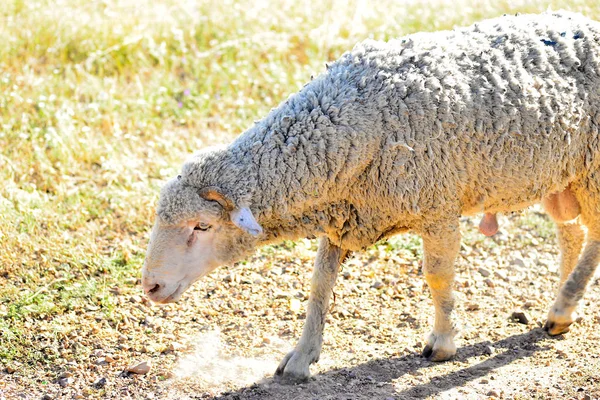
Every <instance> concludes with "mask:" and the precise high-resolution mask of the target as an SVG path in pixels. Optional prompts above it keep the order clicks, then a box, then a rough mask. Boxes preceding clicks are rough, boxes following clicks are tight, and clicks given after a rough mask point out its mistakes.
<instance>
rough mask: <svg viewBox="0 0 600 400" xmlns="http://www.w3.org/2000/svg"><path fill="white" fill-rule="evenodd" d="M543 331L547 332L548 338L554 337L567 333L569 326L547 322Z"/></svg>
mask: <svg viewBox="0 0 600 400" xmlns="http://www.w3.org/2000/svg"><path fill="white" fill-rule="evenodd" d="M544 330H545V331H546V332H548V334H549V335H550V336H556V335H560V334H563V333H567V332H569V330H571V324H570V323H568V324H559V323H557V322H554V321H550V320H547V321H546V323H545V324H544Z"/></svg>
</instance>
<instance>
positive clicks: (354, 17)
mask: <svg viewBox="0 0 600 400" xmlns="http://www.w3.org/2000/svg"><path fill="white" fill-rule="evenodd" d="M316 3H317V2H312V3H305V2H298V1H291V0H290V1H285V0H282V1H276V2H267V1H258V2H256V1H239V2H234V1H175V0H161V1H153V0H142V1H134V0H103V1H96V0H93V1H87V0H56V1H54V0H5V1H4V2H3V5H2V8H1V9H0V37H1V38H2V40H1V41H0V121H1V124H2V125H1V130H0V182H2V185H1V186H0V360H2V363H3V364H5V366H8V365H12V366H14V365H17V366H18V368H20V369H22V371H23V374H24V376H36V375H35V374H36V373H35V372H34V371H36V370H37V371H38V372H39V371H40V370H41V371H46V370H49V369H50V366H51V365H56V364H57V363H58V364H60V363H65V362H76V361H77V360H81V359H84V358H85V357H87V356H88V355H89V353H90V352H91V351H92V348H91V347H90V348H88V347H86V346H87V345H84V348H83V350H81V349H80V350H78V351H71V352H68V351H67V352H63V351H62V350H60V348H61V346H62V342H61V340H67V338H69V337H71V336H73V335H78V334H81V333H82V332H83V331H84V330H82V324H84V322H82V321H83V320H82V319H81V318H82V315H83V314H85V313H86V312H88V311H90V310H94V311H96V310H98V309H99V310H100V312H102V313H104V315H105V317H106V320H105V322H106V324H107V325H108V326H109V327H112V328H113V329H115V330H116V329H117V327H118V326H119V324H122V323H123V317H122V315H121V314H120V311H119V309H120V308H122V306H123V305H122V304H119V301H118V300H117V299H116V298H115V296H111V295H110V289H111V288H115V287H119V288H121V290H123V291H124V292H125V293H135V292H136V291H137V290H138V289H137V288H136V278H137V277H138V275H139V269H140V266H141V263H142V261H143V256H144V254H143V251H144V248H145V246H146V241H147V233H148V230H149V228H150V226H151V221H152V219H153V212H154V211H153V210H154V208H153V207H154V202H155V200H156V196H157V193H158V190H159V187H160V185H161V183H162V182H163V181H164V180H165V179H166V178H168V177H171V176H173V175H174V174H176V171H177V169H178V166H179V165H180V162H181V161H182V160H183V159H184V158H185V157H186V156H187V155H188V154H189V153H191V152H192V151H194V150H196V149H199V148H201V147H202V146H205V145H207V144H212V143H216V142H224V141H228V140H230V139H231V138H233V137H234V136H236V135H237V134H239V133H240V132H241V131H243V130H244V129H245V128H246V127H248V126H250V125H251V124H252V121H253V120H254V119H257V118H260V117H261V116H264V115H265V114H266V113H267V112H268V111H269V109H271V108H272V107H274V106H276V105H277V104H278V103H279V102H280V101H282V100H283V99H285V98H286V97H287V96H288V94H289V93H292V92H295V91H296V90H297V89H298V88H300V87H301V86H302V85H303V84H304V83H305V82H306V81H308V80H309V79H310V77H311V75H316V74H318V73H320V72H321V71H322V70H323V69H324V63H325V62H326V61H328V60H332V59H335V58H337V57H338V56H339V55H340V54H341V53H342V52H343V51H345V50H347V49H349V48H351V47H352V46H353V44H354V43H356V42H357V41H359V40H361V39H364V38H367V37H372V38H376V39H386V38H389V37H394V36H399V35H402V34H406V33H410V32H414V31H418V30H438V29H446V28H452V27H453V26H456V25H464V24H468V23H470V22H472V21H475V20H478V19H481V18H484V17H491V16H497V15H499V14H502V13H504V12H508V13H513V12H517V11H518V12H530V11H543V10H545V9H547V8H548V6H551V7H552V8H553V9H559V8H566V9H571V10H575V11H581V12H584V13H586V14H587V15H589V16H591V17H596V18H600V4H599V3H597V2H596V1H593V0H587V1H526V0H517V1H505V0H503V1H491V0H489V1H484V2H480V1H468V0H462V1H460V2H458V3H457V2H445V1H441V2H439V3H437V2H436V4H435V6H432V5H423V4H422V3H420V2H418V1H416V0H414V1H406V2H404V1H391V0H390V1H379V2H376V4H374V3H375V2H369V1H358V0H357V1H351V2H350V3H349V4H348V3H347V2H342V1H336V0H328V1H323V2H320V3H319V4H316ZM103 323H104V322H103ZM107 329H108V328H107ZM106 332H108V333H106V334H109V333H110V331H109V330H107V331H106ZM70 335H71V336H70ZM61 365H62V364H61ZM11 368H12V367H11ZM55 370H56V368H55Z"/></svg>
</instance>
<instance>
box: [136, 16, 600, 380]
mask: <svg viewBox="0 0 600 400" xmlns="http://www.w3.org/2000/svg"><path fill="white" fill-rule="evenodd" d="M599 127H600V24H598V23H597V22H594V21H591V20H589V19H586V18H584V17H583V16H581V15H578V14H573V13H567V12H559V13H546V14H542V15H521V16H510V17H502V18H497V19H492V20H488V21H484V22H481V23H478V24H475V25H473V26H471V27H468V28H462V29H456V30H453V31H444V32H436V33H418V34H414V35H409V36H406V37H403V38H400V39H397V40H392V41H389V42H387V43H383V42H376V41H366V42H363V43H360V44H358V45H357V46H356V47H355V48H354V49H353V50H352V51H351V52H349V53H346V54H344V55H343V56H342V57H341V58H340V59H339V60H338V61H337V62H335V63H334V64H333V65H331V66H329V68H328V70H327V71H326V72H325V73H323V74H322V75H320V76H319V77H318V78H316V79H314V80H313V81H311V82H310V83H309V84H307V85H306V86H305V87H304V88H303V89H302V90H301V91H300V92H298V93H297V94H295V95H293V96H291V97H290V98H289V99H288V100H287V101H285V102H284V103H283V104H281V105H280V106H279V107H278V108H277V109H274V110H273V111H271V113H269V115H267V117H266V118H265V119H263V120H262V121H260V122H259V123H257V124H256V125H255V126H253V127H252V128H250V129H249V130H247V131H246V132H244V133H243V134H242V135H241V136H239V137H238V138H237V139H236V140H235V141H234V142H233V143H231V144H230V145H229V146H226V147H223V148H217V149H210V150H206V151H204V152H201V153H199V154H198V155H196V156H195V157H194V158H193V159H191V160H190V161H188V162H186V163H185V164H184V165H183V168H182V171H181V175H180V176H179V177H178V178H177V179H173V180H172V181H170V182H168V183H167V184H166V185H165V187H164V188H163V189H162V192H161V196H160V200H159V204H158V210H157V218H156V224H155V226H154V229H153V231H152V236H151V240H150V244H149V247H148V253H147V257H146V263H145V265H144V269H143V286H144V289H145V291H146V293H147V294H148V296H149V297H150V298H151V299H152V300H154V301H156V302H159V303H164V302H169V301H176V300H178V299H179V298H180V296H181V294H182V293H183V292H184V291H185V290H186V289H187V288H188V287H189V286H190V285H191V284H192V283H193V282H194V281H196V280H198V279H199V278H200V277H202V276H204V275H206V274H208V273H209V272H210V271H212V270H213V269H214V268H216V267H217V266H219V265H223V264H229V263H233V262H235V261H238V260H240V259H242V258H243V257H245V256H247V255H248V254H251V253H252V252H253V251H254V250H255V248H256V247H257V246H260V245H263V244H265V243H270V242H275V241H280V240H282V239H297V238H300V237H306V236H311V235H317V236H320V237H321V239H320V242H319V250H318V253H317V258H316V262H315V272H314V276H313V279H312V289H311V294H310V300H309V304H308V312H307V318H306V324H305V327H304V332H303V334H302V337H301V338H300V341H299V343H298V345H297V346H296V348H295V349H294V350H293V351H292V352H291V353H289V354H288V355H287V356H286V357H285V358H284V360H283V361H282V362H281V364H280V365H279V368H278V369H277V374H279V375H283V376H284V377H285V378H287V379H290V380H294V381H296V380H303V379H306V378H307V377H308V376H309V365H310V364H311V363H313V362H315V361H317V360H318V358H319V354H320V351H321V344H322V341H323V339H322V338H323V336H322V332H323V325H324V321H325V313H326V310H327V307H328V304H329V299H330V294H331V292H332V289H333V286H334V282H335V279H336V275H337V272H338V268H339V265H340V263H341V262H342V261H343V260H344V258H345V257H346V256H347V255H348V254H349V252H351V251H359V250H361V249H363V248H365V247H366V246H369V245H371V244H373V243H375V242H377V241H378V240H381V239H383V238H386V237H389V236H391V235H394V234H396V233H399V232H406V231H413V232H416V233H418V234H420V235H421V236H422V238H423V248H424V264H423V268H424V274H425V278H426V280H427V283H428V285H429V287H430V289H431V293H432V297H433V303H434V306H435V324H434V326H433V331H432V333H431V334H430V336H429V337H428V340H427V344H426V346H425V349H424V351H423V354H424V355H425V356H427V357H429V358H430V359H431V360H435V361H440V360H447V359H449V358H451V357H452V356H453V355H454V354H455V352H456V346H455V344H454V339H453V338H454V336H455V333H456V330H455V324H454V321H453V312H452V311H453V308H454V300H453V296H452V286H453V282H454V268H453V263H454V259H455V257H456V255H457V253H458V250H459V246H460V238H461V235H460V231H459V217H460V216H461V215H472V214H476V213H480V212H485V213H487V214H486V215H487V217H486V218H487V220H486V222H485V223H484V225H485V224H488V223H490V224H488V225H487V226H485V227H484V228H486V229H487V232H488V233H491V232H492V231H493V228H494V226H493V223H494V222H495V218H494V214H495V213H497V212H509V211H513V210H520V209H523V208H525V207H527V206H529V205H531V204H534V203H537V202H543V203H544V205H545V207H546V209H547V210H548V212H549V214H550V215H551V216H552V217H553V218H554V219H555V220H556V222H557V226H558V241H559V244H560V247H561V250H562V260H561V289H560V292H559V295H558V298H557V300H556V302H555V304H554V306H553V307H552V308H551V310H550V313H549V315H548V321H547V323H546V329H547V330H548V331H549V333H550V334H553V335H554V334H558V333H561V332H565V331H567V330H568V329H569V325H570V324H571V323H572V322H573V320H574V312H575V309H576V306H577V304H578V302H579V301H580V300H581V298H582V296H583V293H584V291H585V288H586V284H587V282H588V281H589V280H590V277H591V276H592V275H593V272H594V269H595V267H596V265H597V263H598V261H599V259H600V212H599V210H600V172H599V170H598V167H599V165H600V141H599V140H600V137H599V134H598V131H599ZM581 224H584V225H586V226H587V228H588V233H587V244H586V246H585V249H584V250H583V255H582V256H581V257H579V253H580V252H581V249H582V245H583V240H584V234H583V230H582V227H581ZM484 230H485V229H484ZM571 271H573V272H572V273H571Z"/></svg>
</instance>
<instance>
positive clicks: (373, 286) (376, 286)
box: [371, 281, 383, 289]
mask: <svg viewBox="0 0 600 400" xmlns="http://www.w3.org/2000/svg"><path fill="white" fill-rule="evenodd" d="M371 287H372V288H373V289H381V288H382V287H383V282H380V281H376V282H374V283H373V284H372V285H371Z"/></svg>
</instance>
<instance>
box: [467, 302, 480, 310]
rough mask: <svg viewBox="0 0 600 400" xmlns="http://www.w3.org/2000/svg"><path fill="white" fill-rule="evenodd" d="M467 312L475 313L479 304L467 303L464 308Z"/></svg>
mask: <svg viewBox="0 0 600 400" xmlns="http://www.w3.org/2000/svg"><path fill="white" fill-rule="evenodd" d="M465 308H466V309H467V311H477V310H479V304H477V303H467V305H466V307H465Z"/></svg>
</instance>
